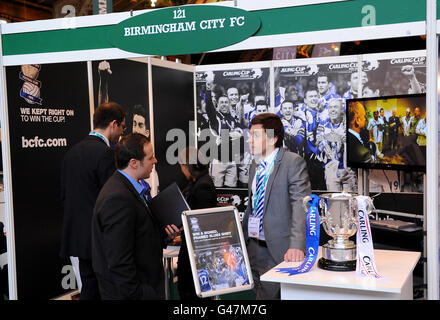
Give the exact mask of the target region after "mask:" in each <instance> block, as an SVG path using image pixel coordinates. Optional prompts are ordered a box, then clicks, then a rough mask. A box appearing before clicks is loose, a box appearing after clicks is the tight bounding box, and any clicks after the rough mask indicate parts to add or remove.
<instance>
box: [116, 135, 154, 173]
mask: <svg viewBox="0 0 440 320" xmlns="http://www.w3.org/2000/svg"><path fill="white" fill-rule="evenodd" d="M146 143H150V141H149V140H148V139H147V137H146V136H144V135H143V134H140V133H130V134H127V135H126V136H124V137H122V138H121V140H119V142H118V146H117V147H116V155H115V157H116V167H117V168H118V169H125V168H127V166H128V163H129V162H130V160H131V159H136V160H142V159H143V158H144V157H145V156H146V154H145V152H144V145H145V144H146Z"/></svg>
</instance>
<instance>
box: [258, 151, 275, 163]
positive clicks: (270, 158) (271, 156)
mask: <svg viewBox="0 0 440 320" xmlns="http://www.w3.org/2000/svg"><path fill="white" fill-rule="evenodd" d="M279 149H280V148H275V149H274V150H273V151H272V152H271V153H270V154H269V155H267V156H266V157H264V158H262V157H258V158H256V159H255V161H256V162H257V163H260V162H261V161H262V160H264V161H266V163H271V162H272V161H273V159H274V158H275V155H276V154H277V152H278V150H279Z"/></svg>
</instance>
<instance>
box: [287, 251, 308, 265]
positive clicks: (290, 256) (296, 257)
mask: <svg viewBox="0 0 440 320" xmlns="http://www.w3.org/2000/svg"><path fill="white" fill-rule="evenodd" d="M304 257H305V255H304V252H303V251H302V250H299V249H288V250H287V251H286V253H285V254H284V261H286V262H299V261H303V260H304Z"/></svg>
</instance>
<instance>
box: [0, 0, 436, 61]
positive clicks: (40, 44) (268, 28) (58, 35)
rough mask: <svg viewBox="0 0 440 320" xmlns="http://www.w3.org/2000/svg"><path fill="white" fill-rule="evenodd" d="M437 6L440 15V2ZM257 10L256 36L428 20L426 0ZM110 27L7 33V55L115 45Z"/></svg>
mask: <svg viewBox="0 0 440 320" xmlns="http://www.w3.org/2000/svg"><path fill="white" fill-rule="evenodd" d="M437 10H438V12H437V17H439V16H440V6H437ZM254 12H255V13H256V14H258V15H259V17H260V19H261V28H260V30H259V31H258V32H257V33H256V34H255V35H254V36H267V35H277V34H287V33H299V32H311V31H319V30H335V29H336V30H341V31H343V29H345V28H357V27H361V26H362V22H369V23H371V22H372V21H373V15H374V20H375V23H376V25H387V24H397V23H407V22H417V21H424V20H425V16H426V2H425V0H352V1H342V2H334V3H323V4H316V5H305V6H298V7H289V8H279V9H269V10H261V11H254ZM110 29H112V26H99V27H87V28H78V29H63V30H55V31H41V32H28V33H20V34H6V35H3V37H2V39H3V55H5V56H8V55H17V54H31V53H48V52H63V51H77V50H92V49H107V48H112V45H111V44H110V43H109V42H108V41H107V32H109V30H110ZM378 32H380V30H379V31H378ZM402 32H403V30H402ZM379 36H380V34H379V35H378V38H379ZM397 36H405V35H404V34H402V35H397ZM329 40H331V39H329Z"/></svg>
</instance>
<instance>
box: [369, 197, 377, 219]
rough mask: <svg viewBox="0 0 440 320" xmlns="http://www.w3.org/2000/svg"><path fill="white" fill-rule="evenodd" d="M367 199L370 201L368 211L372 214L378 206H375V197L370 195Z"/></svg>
mask: <svg viewBox="0 0 440 320" xmlns="http://www.w3.org/2000/svg"><path fill="white" fill-rule="evenodd" d="M367 201H368V207H367V211H368V215H370V213H371V212H372V211H373V210H374V209H376V208H375V207H374V204H373V199H371V198H370V197H368V198H367Z"/></svg>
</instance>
